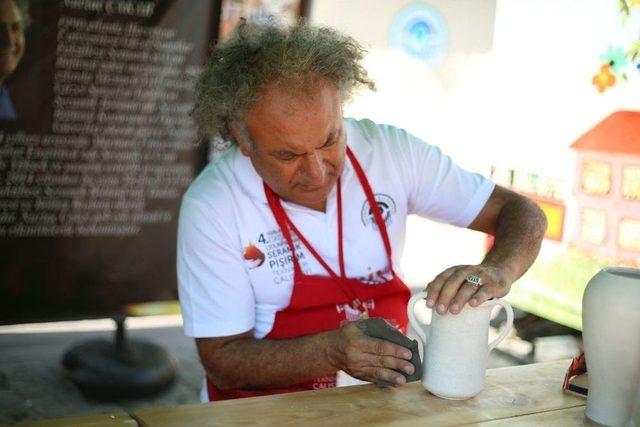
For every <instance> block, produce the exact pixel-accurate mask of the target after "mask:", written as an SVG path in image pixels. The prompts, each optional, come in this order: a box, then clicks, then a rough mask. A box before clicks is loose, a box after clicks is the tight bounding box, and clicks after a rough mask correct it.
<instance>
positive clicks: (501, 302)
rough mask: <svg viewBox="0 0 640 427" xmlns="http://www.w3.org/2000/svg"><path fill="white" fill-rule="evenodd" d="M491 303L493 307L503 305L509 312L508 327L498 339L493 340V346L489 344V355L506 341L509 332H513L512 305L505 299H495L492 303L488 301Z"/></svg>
mask: <svg viewBox="0 0 640 427" xmlns="http://www.w3.org/2000/svg"><path fill="white" fill-rule="evenodd" d="M487 302H489V303H492V304H491V305H494V306H495V305H501V306H502V308H503V309H504V311H506V312H507V325H506V327H505V328H504V329H503V330H502V332H501V333H500V335H499V336H498V338H496V339H495V340H493V341H492V342H491V344H489V350H487V353H489V352H491V350H493V349H494V348H495V347H496V346H497V345H498V344H500V342H501V341H502V340H503V339H505V338H506V337H507V335H508V334H509V332H510V331H511V327H512V326H513V309H512V308H511V304H509V303H508V302H507V301H505V300H503V299H494V300H491V301H487Z"/></svg>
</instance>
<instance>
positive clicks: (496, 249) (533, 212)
mask: <svg viewBox="0 0 640 427" xmlns="http://www.w3.org/2000/svg"><path fill="white" fill-rule="evenodd" d="M546 229H547V219H546V217H545V215H544V213H543V212H542V210H541V209H540V208H539V207H538V206H537V205H536V204H535V203H534V202H532V201H531V200H529V199H526V198H524V197H517V198H512V199H511V200H509V201H508V202H507V203H506V204H505V205H504V206H503V207H502V209H501V211H500V214H499V216H498V221H497V225H496V230H495V233H494V235H495V241H494V244H493V247H492V248H491V250H490V251H489V252H488V253H487V255H486V256H485V258H484V260H483V261H482V264H483V265H489V266H495V267H500V268H502V269H503V270H504V271H505V273H506V274H507V275H508V278H509V280H510V281H511V283H513V282H515V281H516V280H517V279H518V278H519V277H520V276H522V275H523V274H524V273H525V272H526V271H527V269H529V267H530V266H531V264H533V262H534V261H535V259H536V257H537V256H538V252H539V251H540V245H541V243H542V239H543V237H544V233H545V231H546Z"/></svg>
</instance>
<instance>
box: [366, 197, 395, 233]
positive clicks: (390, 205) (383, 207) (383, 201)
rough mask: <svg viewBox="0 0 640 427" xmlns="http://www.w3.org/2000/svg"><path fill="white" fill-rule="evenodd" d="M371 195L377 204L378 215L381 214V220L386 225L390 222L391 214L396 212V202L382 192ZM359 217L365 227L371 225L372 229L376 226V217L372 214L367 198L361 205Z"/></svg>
mask: <svg viewBox="0 0 640 427" xmlns="http://www.w3.org/2000/svg"><path fill="white" fill-rule="evenodd" d="M373 197H374V198H375V200H376V205H378V210H379V211H380V216H382V220H383V221H384V223H385V225H386V226H387V227H388V226H389V225H390V224H391V219H392V217H391V215H393V214H394V213H396V202H394V201H393V199H392V198H391V197H390V196H388V195H386V194H382V193H376V194H375V195H374V196H373ZM361 218H362V224H364V226H365V227H367V226H369V225H371V226H372V227H373V228H374V229H377V228H378V226H377V224H376V218H375V217H374V216H373V210H372V209H371V207H370V206H369V201H368V200H365V201H364V203H363V205H362V211H361Z"/></svg>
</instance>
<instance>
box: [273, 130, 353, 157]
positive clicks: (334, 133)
mask: <svg viewBox="0 0 640 427" xmlns="http://www.w3.org/2000/svg"><path fill="white" fill-rule="evenodd" d="M341 131H342V127H340V128H338V129H334V130H333V131H331V132H330V133H329V135H327V139H326V140H325V141H324V142H323V143H322V145H321V146H320V147H318V148H322V147H324V146H325V145H327V144H329V143H330V142H331V141H333V140H334V139H335V138H336V137H338V136H339V135H340V132H341ZM271 154H272V155H275V156H278V155H288V154H293V155H294V156H301V155H303V154H300V153H296V152H295V151H292V150H288V149H280V150H273V151H271Z"/></svg>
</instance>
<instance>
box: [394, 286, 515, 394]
mask: <svg viewBox="0 0 640 427" xmlns="http://www.w3.org/2000/svg"><path fill="white" fill-rule="evenodd" d="M426 296H427V293H426V292H420V293H418V294H416V295H414V296H413V297H412V298H411V299H410V300H409V304H408V306H407V314H408V315H409V321H410V322H411V326H413V328H414V330H415V331H416V333H417V334H418V336H419V337H420V340H421V341H422V345H423V349H424V352H423V354H424V360H423V362H422V366H423V370H422V372H423V373H422V386H423V387H424V388H425V389H426V390H428V391H430V392H431V393H433V394H435V395H436V396H438V397H442V398H444V399H452V400H464V399H469V398H471V397H473V396H475V395H476V394H478V393H480V392H481V391H482V389H483V388H484V383H485V376H486V370H487V359H488V356H489V352H490V351H491V350H493V348H494V347H495V346H496V345H498V343H499V342H500V341H502V340H503V339H504V338H505V337H506V336H507V334H508V333H509V331H510V330H511V326H512V325H513V310H512V309H511V306H510V305H509V303H508V302H506V301H504V300H501V299H495V300H490V301H487V302H485V303H483V304H481V305H480V306H478V307H470V306H467V305H465V307H464V308H463V309H462V310H461V311H460V313H458V314H455V315H454V314H451V313H446V314H443V315H440V314H438V313H437V312H436V311H433V313H432V317H431V324H429V325H426V324H422V323H420V322H418V320H417V319H416V316H415V313H414V310H413V308H414V305H415V303H416V302H417V301H418V300H420V299H422V298H424V297H426ZM423 302H424V301H423ZM496 305H501V306H502V307H503V308H504V309H505V310H506V312H507V324H506V326H505V328H504V330H503V331H502V333H501V334H500V336H498V337H497V338H496V339H495V340H493V342H492V343H491V344H489V343H488V341H489V320H490V317H491V310H492V308H493V307H495V306H496Z"/></svg>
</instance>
